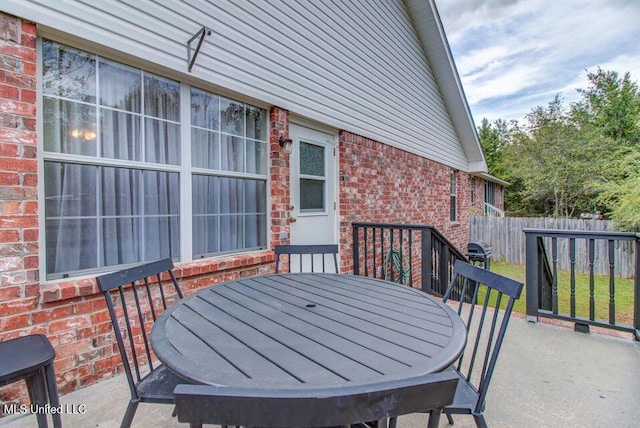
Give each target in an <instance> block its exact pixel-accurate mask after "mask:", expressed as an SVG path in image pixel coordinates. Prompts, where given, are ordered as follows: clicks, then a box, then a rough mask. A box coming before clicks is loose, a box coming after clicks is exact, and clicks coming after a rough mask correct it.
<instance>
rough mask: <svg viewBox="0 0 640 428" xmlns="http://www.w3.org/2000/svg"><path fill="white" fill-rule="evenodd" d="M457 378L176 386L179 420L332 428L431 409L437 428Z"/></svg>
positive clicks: (439, 375) (452, 375) (193, 423)
mask: <svg viewBox="0 0 640 428" xmlns="http://www.w3.org/2000/svg"><path fill="white" fill-rule="evenodd" d="M457 383H458V376H457V375H456V374H455V373H453V372H445V373H436V374H433V375H427V376H421V377H416V378H412V379H407V380H405V381H402V382H398V381H393V382H390V381H385V382H382V383H380V384H370V385H354V386H343V387H336V388H332V389H313V390H300V389H298V390H292V389H273V390H265V389H256V390H249V389H245V388H242V389H239V388H234V387H224V386H211V385H178V386H177V387H176V389H175V403H176V412H177V413H178V421H179V422H187V423H189V425H190V426H191V427H192V428H193V427H201V426H202V424H218V425H222V426H224V425H236V426H238V425H241V426H244V427H255V426H259V427H265V428H268V427H329V426H348V425H350V424H357V423H361V422H362V421H384V420H385V419H387V418H389V417H391V416H398V415H401V414H407V413H414V412H420V411H427V410H432V416H431V419H430V427H437V424H438V420H439V416H440V413H441V411H442V408H443V407H444V406H446V405H448V404H450V403H451V402H452V401H453V396H454V393H455V390H456V384H457Z"/></svg>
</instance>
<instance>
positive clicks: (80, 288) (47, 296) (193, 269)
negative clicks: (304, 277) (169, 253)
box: [40, 250, 275, 303]
mask: <svg viewBox="0 0 640 428" xmlns="http://www.w3.org/2000/svg"><path fill="white" fill-rule="evenodd" d="M274 261H275V254H274V253H273V251H271V250H262V251H257V252H253V253H244V254H234V255H225V256H220V257H216V258H209V259H204V260H198V261H194V262H190V263H183V264H176V266H175V268H174V269H173V272H174V274H175V276H176V278H177V279H178V281H180V280H181V279H187V278H190V277H194V276H200V275H207V274H212V273H219V272H225V271H232V270H237V269H240V268H244V267H249V266H256V265H262V264H267V263H272V262H274ZM98 293H99V290H98V286H97V284H96V281H95V278H94V277H91V278H77V279H70V280H66V281H60V282H55V283H47V284H42V285H41V286H40V301H41V302H42V303H53V302H59V301H63V300H68V299H73V298H76V297H83V296H91V295H94V294H98Z"/></svg>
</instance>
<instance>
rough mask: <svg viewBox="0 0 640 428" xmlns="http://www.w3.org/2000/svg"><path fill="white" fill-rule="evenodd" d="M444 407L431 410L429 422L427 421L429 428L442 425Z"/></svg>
mask: <svg viewBox="0 0 640 428" xmlns="http://www.w3.org/2000/svg"><path fill="white" fill-rule="evenodd" d="M441 414H442V409H433V410H431V411H430V412H429V422H427V428H438V426H439V425H440V415H441Z"/></svg>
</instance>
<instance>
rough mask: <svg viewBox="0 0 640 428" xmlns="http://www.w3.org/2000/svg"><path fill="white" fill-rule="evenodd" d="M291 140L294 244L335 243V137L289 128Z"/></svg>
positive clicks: (297, 126) (291, 208)
mask: <svg viewBox="0 0 640 428" xmlns="http://www.w3.org/2000/svg"><path fill="white" fill-rule="evenodd" d="M289 137H290V138H291V139H292V140H293V151H292V152H291V155H290V157H289V161H290V165H291V174H290V179H291V183H290V190H291V206H290V210H291V213H290V215H291V232H290V233H291V236H290V241H291V244H335V243H337V242H338V236H337V233H336V231H337V201H336V175H337V160H336V155H335V149H336V138H335V136H334V135H331V134H327V133H324V132H320V131H316V130H314V129H310V128H306V127H303V126H300V125H291V126H290V128H289ZM327 261H329V260H327ZM331 266H333V261H331Z"/></svg>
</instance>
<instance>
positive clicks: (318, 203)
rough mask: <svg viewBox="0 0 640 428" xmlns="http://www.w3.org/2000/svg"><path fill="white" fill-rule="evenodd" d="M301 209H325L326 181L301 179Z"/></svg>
mask: <svg viewBox="0 0 640 428" xmlns="http://www.w3.org/2000/svg"><path fill="white" fill-rule="evenodd" d="M300 209H301V210H313V211H319V210H321V211H324V181H321V180H308V179H301V180H300Z"/></svg>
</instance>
